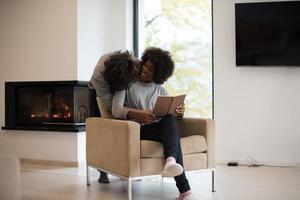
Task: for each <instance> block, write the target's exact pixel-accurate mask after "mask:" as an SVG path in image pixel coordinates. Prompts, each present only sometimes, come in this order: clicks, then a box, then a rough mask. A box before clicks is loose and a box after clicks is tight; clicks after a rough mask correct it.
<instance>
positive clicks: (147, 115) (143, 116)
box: [138, 111, 155, 124]
mask: <svg viewBox="0 0 300 200" xmlns="http://www.w3.org/2000/svg"><path fill="white" fill-rule="evenodd" d="M138 115H139V116H138V120H139V121H140V122H142V123H145V124H151V123H152V122H153V120H154V119H155V115H154V114H153V113H152V111H144V112H141V113H139V114H138Z"/></svg>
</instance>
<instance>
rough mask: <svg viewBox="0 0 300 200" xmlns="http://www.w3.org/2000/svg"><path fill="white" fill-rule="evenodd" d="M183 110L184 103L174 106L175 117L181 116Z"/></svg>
mask: <svg viewBox="0 0 300 200" xmlns="http://www.w3.org/2000/svg"><path fill="white" fill-rule="evenodd" d="M184 111H185V103H182V104H180V105H178V106H177V107H176V111H175V112H176V117H179V118H182V117H183V115H184Z"/></svg>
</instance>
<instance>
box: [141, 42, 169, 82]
mask: <svg viewBox="0 0 300 200" xmlns="http://www.w3.org/2000/svg"><path fill="white" fill-rule="evenodd" d="M141 60H142V62H141V66H143V65H144V64H145V63H146V62H147V61H148V60H149V61H150V62H151V63H152V64H153V65H154V67H155V69H154V74H153V81H154V83H156V84H163V83H164V82H165V81H166V80H167V79H168V78H169V77H170V76H171V75H172V74H173V71H174V61H173V60H172V55H171V54H170V52H168V51H165V50H162V49H160V48H156V47H149V48H147V49H146V50H145V51H144V53H143V55H142V57H141Z"/></svg>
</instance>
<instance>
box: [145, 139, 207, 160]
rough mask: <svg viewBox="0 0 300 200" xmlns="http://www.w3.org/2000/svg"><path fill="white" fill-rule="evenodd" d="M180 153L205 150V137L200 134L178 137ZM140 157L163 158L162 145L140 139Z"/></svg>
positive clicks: (185, 153)
mask: <svg viewBox="0 0 300 200" xmlns="http://www.w3.org/2000/svg"><path fill="white" fill-rule="evenodd" d="M180 143H181V150H182V155H187V154H194V153H202V152H205V151H207V145H206V141H205V138H204V137H203V136H202V135H191V136H188V137H182V138H181V139H180ZM141 157H142V158H163V157H164V153H163V146H162V144H161V143H160V142H155V141H150V140H142V141H141Z"/></svg>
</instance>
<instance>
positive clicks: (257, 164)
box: [244, 156, 300, 168]
mask: <svg viewBox="0 0 300 200" xmlns="http://www.w3.org/2000/svg"><path fill="white" fill-rule="evenodd" d="M247 162H248V165H247V166H248V167H261V166H264V167H281V168H290V167H300V163H298V164H296V165H266V164H263V163H262V162H259V161H257V160H255V159H254V158H253V157H250V156H248V157H247ZM244 166H245V165H244Z"/></svg>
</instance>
